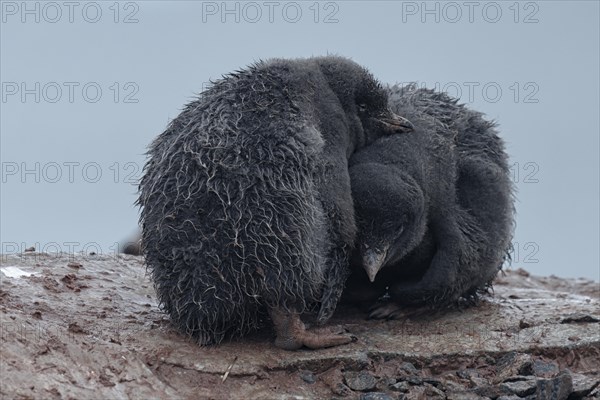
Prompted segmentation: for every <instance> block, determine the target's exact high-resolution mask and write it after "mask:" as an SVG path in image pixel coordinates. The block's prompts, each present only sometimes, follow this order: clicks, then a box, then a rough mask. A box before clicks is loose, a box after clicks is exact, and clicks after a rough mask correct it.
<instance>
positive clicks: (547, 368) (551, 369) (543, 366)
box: [532, 360, 559, 378]
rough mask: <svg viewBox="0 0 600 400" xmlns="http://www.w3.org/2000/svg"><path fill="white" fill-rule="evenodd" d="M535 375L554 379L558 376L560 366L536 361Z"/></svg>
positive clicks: (534, 366)
mask: <svg viewBox="0 0 600 400" xmlns="http://www.w3.org/2000/svg"><path fill="white" fill-rule="evenodd" d="M532 370H533V371H532V372H533V375H535V376H537V377H538V378H554V377H555V376H556V375H558V372H559V369H558V366H557V365H556V364H554V363H551V362H545V361H541V360H535V361H534V362H533V366H532Z"/></svg>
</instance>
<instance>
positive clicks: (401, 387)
mask: <svg viewBox="0 0 600 400" xmlns="http://www.w3.org/2000/svg"><path fill="white" fill-rule="evenodd" d="M390 389H392V390H395V391H397V392H402V393H406V392H408V389H410V384H409V383H408V382H404V381H403V382H398V383H394V384H393V385H390Z"/></svg>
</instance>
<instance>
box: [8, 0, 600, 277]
mask: <svg viewBox="0 0 600 400" xmlns="http://www.w3.org/2000/svg"><path fill="white" fill-rule="evenodd" d="M114 4H115V3H113V2H98V3H94V2H75V3H73V5H65V4H64V3H63V2H62V1H60V2H57V3H49V5H47V4H46V3H42V2H27V3H22V2H21V1H17V2H13V1H2V2H1V11H2V15H1V18H2V21H1V28H0V29H1V32H0V33H1V43H0V47H1V53H0V56H1V62H0V67H1V72H0V75H1V76H0V80H1V82H2V99H1V103H0V104H1V115H0V121H1V126H0V128H1V153H0V155H1V164H2V189H1V194H0V200H1V210H0V214H1V215H0V219H1V230H0V235H1V238H0V242H1V243H2V249H1V250H0V252H2V253H7V252H15V251H22V250H24V249H25V248H26V247H29V246H35V247H36V248H37V249H38V250H48V251H56V250H57V249H58V250H62V251H82V250H86V251H96V252H99V251H100V252H102V253H112V252H114V251H115V249H116V243H117V242H119V241H120V240H122V239H124V238H125V237H126V236H128V235H129V234H131V233H132V232H134V230H135V227H136V223H137V218H138V210H137V208H136V207H135V206H134V205H133V203H134V201H135V199H136V190H137V188H136V186H135V185H134V183H133V182H135V181H136V180H137V178H139V176H140V173H141V167H142V166H143V163H144V160H145V156H144V152H145V149H146V146H147V145H148V143H149V142H150V141H151V140H152V139H153V138H154V137H155V136H156V135H157V134H159V133H160V132H161V131H162V130H163V129H164V128H165V127H166V125H167V123H168V122H169V121H170V120H171V119H172V118H174V117H175V116H177V114H178V113H179V111H180V110H181V108H182V106H183V105H184V104H185V103H186V102H188V101H190V100H191V99H192V98H193V96H194V95H195V94H197V93H198V92H200V91H201V90H202V88H203V87H204V86H206V84H207V82H208V81H209V80H210V79H216V78H219V77H220V76H221V74H224V73H227V72H230V71H233V70H235V69H238V68H242V67H244V66H246V65H248V64H250V63H252V62H253V61H256V60H258V59H266V58H270V57H308V56H312V55H324V54H327V53H335V54H339V55H344V56H347V57H350V58H352V59H354V60H355V61H357V62H358V63H360V64H363V65H365V66H366V67H368V68H369V69H370V70H371V71H372V72H373V74H374V75H375V76H376V77H377V78H379V79H380V80H381V81H383V82H386V83H395V82H401V83H402V82H410V81H417V82H419V84H421V85H426V86H428V87H433V88H436V89H438V90H444V89H446V90H447V91H448V92H449V93H450V94H451V95H454V96H460V97H461V99H462V101H463V102H465V103H467V104H469V106H470V107H473V108H475V109H477V110H481V111H483V112H485V113H486V114H487V115H488V116H489V117H490V118H493V119H496V120H498V122H499V123H500V130H501V135H502V137H503V138H504V139H505V140H506V142H507V149H508V152H509V154H510V157H511V162H512V163H513V169H512V172H513V179H514V180H515V182H516V184H517V187H518V202H517V204H516V206H517V212H518V215H517V231H516V236H515V239H514V246H515V249H516V250H515V253H514V255H513V258H514V262H513V268H517V267H523V268H526V269H527V270H529V271H531V272H533V273H535V274H541V275H549V274H555V275H558V276H563V277H588V278H593V279H596V280H599V279H600V276H599V274H600V272H599V268H600V267H599V265H600V261H599V246H598V243H599V241H600V240H599V179H600V178H599V169H600V166H599V132H600V126H599V113H598V110H599V108H600V104H599V90H600V83H599V53H598V52H599V48H600V43H599V37H600V33H599V24H600V23H599V13H600V10H599V3H598V2H597V1H581V2H571V1H570V2H567V1H540V2H519V3H516V2H512V1H508V2H471V3H468V2H467V4H465V2H462V1H460V2H456V3H449V4H448V3H445V2H429V3H426V5H425V7H424V6H423V3H422V2H421V1H418V2H392V1H383V2H377V1H370V2H366V1H343V2H320V3H316V2H313V1H308V2H285V1H281V2H279V1H275V2H270V3H269V2H262V1H259V2H255V3H245V2H239V3H234V2H230V3H227V7H226V8H227V9H228V10H229V12H227V10H225V9H223V7H222V3H221V2H220V1H219V2H191V1H181V2H169V3H167V2H161V1H136V2H128V3H126V2H122V3H118V4H117V7H115V5H114ZM23 5H25V7H24V6H23ZM36 85H37V86H36ZM59 89H60V90H59ZM99 91H100V92H101V93H100V92H99Z"/></svg>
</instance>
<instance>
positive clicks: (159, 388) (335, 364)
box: [0, 252, 600, 399]
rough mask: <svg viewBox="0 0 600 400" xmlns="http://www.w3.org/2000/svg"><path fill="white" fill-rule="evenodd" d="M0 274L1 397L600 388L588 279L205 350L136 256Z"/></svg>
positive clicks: (594, 305)
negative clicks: (316, 339)
mask: <svg viewBox="0 0 600 400" xmlns="http://www.w3.org/2000/svg"><path fill="white" fill-rule="evenodd" d="M0 271H1V273H0V279H1V286H0V397H1V398H3V399H4V398H6V399H30V398H31V399H52V398H57V399H58V398H64V399H70V398H73V399H74V398H78V399H79V398H81V399H85V398H110V399H128V398H147V399H153V398H155V399H160V398H173V399H178V398H181V399H188V398H189V399H192V398H194V399H197V398H210V399H230V398H239V399H250V398H268V399H288V398H294V399H311V398H335V397H338V398H339V397H345V398H349V399H359V398H361V399H389V398H391V399H425V398H434V399H444V398H446V399H488V398H493V399H518V398H527V399H546V398H548V399H550V398H561V399H562V398H564V399H567V398H568V399H576V398H600V388H599V387H598V384H599V381H600V363H599V362H598V361H599V360H600V323H599V322H598V321H599V320H600V294H599V287H598V283H597V282H593V281H588V280H581V279H577V280H573V279H559V278H556V277H535V276H530V275H529V274H528V273H527V272H525V271H523V270H516V271H508V272H506V274H505V275H504V276H500V277H499V278H498V279H497V281H496V283H495V286H494V291H495V294H494V296H490V297H485V298H483V299H482V300H481V301H480V304H479V305H478V306H476V307H472V308H468V309H465V310H462V311H459V310H456V311H450V312H448V313H445V314H443V315H428V316H420V317H414V318H412V319H406V320H402V321H379V320H365V317H366V315H365V314H364V313H362V312H360V311H358V310H354V309H341V310H339V311H338V312H337V313H336V315H335V316H334V319H333V321H332V324H337V325H341V326H343V327H345V328H346V329H347V330H348V331H349V332H350V333H352V334H353V335H355V336H357V337H358V338H359V339H358V341H357V342H355V343H352V344H350V345H347V346H342V347H338V348H332V349H326V350H321V351H308V350H302V351H297V352H286V351H283V350H279V349H277V348H275V347H274V346H273V345H272V343H271V342H272V340H273V337H272V333H271V332H270V331H269V330H268V329H265V330H264V331H263V332H261V333H260V334H257V335H254V336H252V337H249V338H246V339H244V340H240V341H233V342H228V343H224V344H222V345H220V346H216V347H206V348H200V347H198V346H197V345H196V344H194V343H192V342H190V341H188V340H187V339H186V338H184V337H182V336H180V335H179V334H178V333H177V332H175V331H173V330H172V328H171V327H170V325H169V322H168V320H167V318H166V316H165V315H164V314H163V313H162V312H161V311H160V310H159V309H158V307H157V304H156V300H155V296H154V291H153V288H152V284H151V283H150V282H149V280H148V277H147V276H146V273H145V268H144V265H143V260H142V258H140V257H135V256H126V255H116V256H100V255H88V256H72V255H71V256H69V255H65V254H58V255H57V254H41V253H36V252H27V253H23V254H19V255H4V256H2V257H1V262H0ZM267 326H268V325H267Z"/></svg>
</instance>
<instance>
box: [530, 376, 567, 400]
mask: <svg viewBox="0 0 600 400" xmlns="http://www.w3.org/2000/svg"><path fill="white" fill-rule="evenodd" d="M572 391H573V378H572V377H571V373H570V372H569V371H566V370H565V371H562V372H561V373H560V374H558V376H557V377H556V378H554V379H540V380H538V381H537V391H536V397H537V399H538V400H566V399H567V398H568V397H569V395H570V394H571V392H572Z"/></svg>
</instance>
